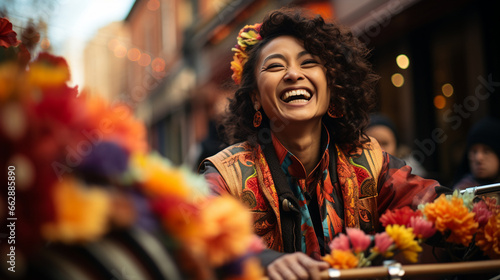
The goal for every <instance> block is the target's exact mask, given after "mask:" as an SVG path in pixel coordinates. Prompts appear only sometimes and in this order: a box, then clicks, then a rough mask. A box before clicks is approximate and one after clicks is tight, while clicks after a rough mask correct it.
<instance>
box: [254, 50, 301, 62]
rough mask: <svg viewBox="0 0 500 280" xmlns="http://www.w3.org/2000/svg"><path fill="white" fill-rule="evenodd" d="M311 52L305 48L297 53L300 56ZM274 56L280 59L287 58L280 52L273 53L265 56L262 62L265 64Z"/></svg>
mask: <svg viewBox="0 0 500 280" xmlns="http://www.w3.org/2000/svg"><path fill="white" fill-rule="evenodd" d="M309 54H310V53H309V52H308V51H306V50H303V51H301V52H299V53H298V54H297V58H300V57H302V56H304V55H309ZM273 58H280V59H283V60H286V59H285V56H284V55H282V54H279V53H273V54H271V55H269V56H267V57H266V58H264V61H263V62H262V64H265V63H266V62H267V61H268V60H270V59H273Z"/></svg>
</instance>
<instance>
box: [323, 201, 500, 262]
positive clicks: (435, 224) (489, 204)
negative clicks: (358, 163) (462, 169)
mask: <svg viewBox="0 0 500 280" xmlns="http://www.w3.org/2000/svg"><path fill="white" fill-rule="evenodd" d="M380 222H381V224H382V226H384V228H385V231H383V232H381V233H377V234H375V235H374V236H370V235H367V234H365V233H364V232H363V231H361V230H359V229H355V228H348V229H347V230H346V234H342V233H341V234H339V235H338V236H337V237H336V238H335V239H333V240H332V241H331V242H330V244H329V246H330V249H331V253H330V254H328V255H326V256H325V257H323V260H324V261H326V262H328V263H329V264H330V266H331V267H333V268H336V269H347V268H355V267H365V266H370V265H372V262H373V261H374V260H376V259H378V260H379V261H380V259H382V260H384V259H391V258H393V257H395V255H397V254H401V255H402V256H403V257H404V259H406V260H407V261H409V262H412V263H416V262H418V260H419V254H420V253H421V252H422V247H421V244H422V243H423V242H426V241H427V240H432V239H434V240H436V239H437V240H443V241H444V242H441V244H438V245H439V246H442V247H443V248H446V250H447V251H448V252H449V253H450V254H451V257H452V258H455V259H456V258H459V259H460V260H467V259H469V258H478V255H477V254H475V252H476V251H478V250H480V251H481V252H482V255H480V256H479V258H484V257H488V258H491V259H500V205H497V201H496V199H494V198H491V197H483V198H482V199H480V200H478V201H474V195H473V194H471V193H468V192H465V193H463V194H461V193H460V192H458V191H455V192H454V193H453V195H444V194H442V195H441V196H439V197H438V198H437V199H436V200H435V201H433V202H431V203H426V204H420V205H419V207H418V209H417V210H416V211H414V210H412V209H410V208H409V207H404V208H401V209H395V210H388V211H387V212H386V213H384V214H383V215H382V216H381V217H380ZM456 249H462V250H461V251H462V252H461V253H457V252H460V251H459V250H456Z"/></svg>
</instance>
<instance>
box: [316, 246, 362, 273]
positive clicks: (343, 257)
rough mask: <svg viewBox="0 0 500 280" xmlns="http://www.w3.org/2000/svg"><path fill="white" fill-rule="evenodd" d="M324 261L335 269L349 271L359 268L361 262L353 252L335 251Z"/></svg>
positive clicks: (324, 258) (325, 257)
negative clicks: (349, 269)
mask: <svg viewBox="0 0 500 280" xmlns="http://www.w3.org/2000/svg"><path fill="white" fill-rule="evenodd" d="M323 260H324V261H325V262H327V263H328V264H330V266H331V267H333V268H335V269H348V268H354V267H356V266H358V263H359V260H358V258H356V256H354V254H353V253H352V252H351V251H343V250H333V251H332V252H331V253H330V254H328V255H326V256H324V257H323Z"/></svg>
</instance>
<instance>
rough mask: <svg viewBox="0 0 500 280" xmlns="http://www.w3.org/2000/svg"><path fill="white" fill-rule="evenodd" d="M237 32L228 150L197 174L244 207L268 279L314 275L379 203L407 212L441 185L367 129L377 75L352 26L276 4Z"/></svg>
mask: <svg viewBox="0 0 500 280" xmlns="http://www.w3.org/2000/svg"><path fill="white" fill-rule="evenodd" d="M237 39H238V44H237V45H236V47H235V48H233V51H235V55H234V60H233V62H232V63H231V65H232V69H233V76H232V78H233V80H234V81H235V83H236V84H238V85H239V88H238V89H237V90H236V92H235V95H234V98H232V99H231V101H230V105H229V111H228V114H227V116H226V118H225V120H224V122H223V124H224V129H225V136H226V138H227V142H228V143H229V144H231V145H232V146H229V147H227V148H226V149H224V150H223V151H221V152H219V153H217V154H216V155H214V156H212V157H209V158H208V159H206V160H205V161H204V162H202V164H201V165H200V169H199V170H200V173H202V174H204V176H205V178H206V179H207V181H208V183H209V185H210V188H211V190H212V192H213V193H214V194H216V195H225V194H230V195H232V196H234V197H237V198H238V199H240V200H241V201H243V202H244V203H245V204H246V205H247V206H248V207H249V209H250V210H251V212H252V214H253V217H254V224H253V226H254V232H255V233H256V234H257V235H258V236H260V237H261V238H262V240H263V241H264V243H265V244H266V246H267V248H269V249H268V250H266V251H265V253H264V254H263V255H262V256H261V260H262V264H263V265H264V266H265V267H266V272H267V275H268V276H269V278H271V279H319V275H320V272H321V271H323V270H325V269H327V268H328V267H329V265H328V264H327V263H326V262H324V261H321V256H324V255H325V254H328V253H329V251H330V249H329V246H328V244H329V242H330V241H331V240H332V239H333V238H334V237H335V236H336V235H338V234H339V233H342V232H345V230H346V228H361V229H362V230H363V231H365V232H366V233H375V232H376V231H377V230H379V229H380V226H379V225H378V217H379V215H380V214H381V213H384V212H385V211H386V210H387V209H398V208H401V207H404V206H410V207H413V208H415V207H416V206H417V205H418V204H420V203H422V202H426V201H431V200H433V199H434V198H436V197H437V195H438V193H440V192H442V191H444V190H445V188H442V187H441V186H440V185H439V183H438V182H437V181H434V180H425V179H423V178H421V177H419V176H416V175H413V174H411V168H410V167H409V166H407V165H406V164H405V163H404V161H402V160H400V159H398V158H396V157H394V156H392V155H390V154H388V153H386V152H385V151H383V150H382V149H381V148H380V146H379V144H378V142H377V141H376V140H375V139H374V138H370V137H368V136H367V135H366V134H365V128H366V126H367V124H368V121H369V115H368V112H369V110H370V109H371V107H372V105H373V104H374V102H373V101H374V92H373V85H374V83H375V82H376V80H377V76H376V75H374V74H373V72H372V69H371V67H370V66H369V64H368V63H367V61H366V54H367V53H368V51H367V49H366V48H365V47H364V46H363V45H362V44H361V43H360V42H359V41H358V40H357V39H356V38H355V37H354V36H353V35H352V33H351V32H350V31H348V30H345V29H343V28H342V27H339V26H338V25H336V24H333V23H329V22H325V21H324V20H323V18H322V17H320V16H309V15H307V14H306V13H305V12H304V11H302V10H298V9H280V10H276V11H273V12H271V13H270V14H268V15H267V16H266V17H265V19H264V21H263V23H262V24H256V25H252V26H246V27H244V28H243V29H242V30H241V31H240V33H239V35H238V38H237Z"/></svg>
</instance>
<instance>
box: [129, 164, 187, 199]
mask: <svg viewBox="0 0 500 280" xmlns="http://www.w3.org/2000/svg"><path fill="white" fill-rule="evenodd" d="M131 169H132V172H133V173H134V176H136V177H137V180H138V181H139V183H140V184H141V185H142V188H143V190H144V191H145V193H146V194H147V195H148V196H151V197H162V196H174V197H180V198H187V197H188V196H190V194H191V192H190V189H189V186H188V185H187V184H186V182H185V180H184V177H183V174H182V173H181V172H180V170H179V169H175V168H172V167H171V166H169V164H168V162H166V161H165V160H164V159H163V158H161V157H160V156H159V155H156V154H151V155H148V156H146V155H143V154H134V155H132V158H131Z"/></svg>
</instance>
